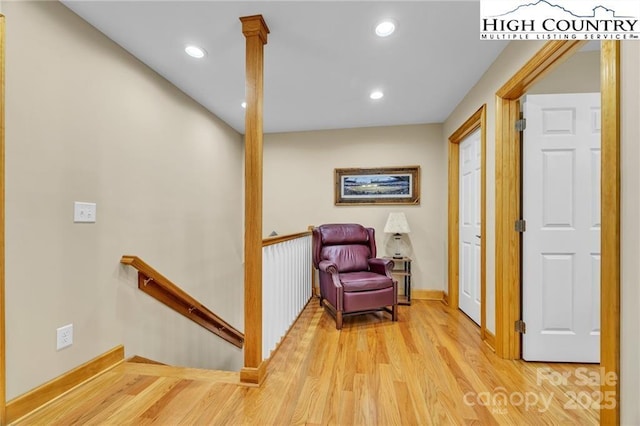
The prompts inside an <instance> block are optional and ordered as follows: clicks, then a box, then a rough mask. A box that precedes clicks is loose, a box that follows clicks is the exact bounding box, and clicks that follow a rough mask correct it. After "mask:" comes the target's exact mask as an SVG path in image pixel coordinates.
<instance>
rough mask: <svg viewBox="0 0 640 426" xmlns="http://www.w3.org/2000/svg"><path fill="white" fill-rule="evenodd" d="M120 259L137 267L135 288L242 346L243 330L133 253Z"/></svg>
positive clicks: (123, 262) (234, 343)
mask: <svg viewBox="0 0 640 426" xmlns="http://www.w3.org/2000/svg"><path fill="white" fill-rule="evenodd" d="M120 263H122V264H124V265H129V266H132V267H134V268H135V269H137V270H138V288H139V289H140V290H142V291H144V292H145V293H147V294H148V295H150V296H152V297H153V298H155V299H156V300H158V301H160V302H162V303H164V304H165V305H167V306H168V307H170V308H171V309H173V310H174V311H176V312H178V313H180V314H182V315H183V316H185V317H187V318H189V319H190V320H191V321H193V322H195V323H197V324H199V325H201V326H202V327H204V328H206V329H207V330H209V331H210V332H212V333H213V334H216V335H218V336H220V337H222V338H223V339H224V340H226V341H227V342H229V343H231V344H233V345H235V346H237V347H239V348H242V345H243V344H244V334H242V333H241V332H240V331H238V330H236V329H235V328H234V327H232V326H231V325H230V324H229V323H227V322H226V321H224V320H223V319H222V318H220V317H219V316H217V315H216V314H214V313H213V312H211V311H210V310H209V309H208V308H207V307H206V306H204V305H203V304H201V303H200V302H198V301H197V300H196V299H194V298H193V297H191V296H190V295H189V294H187V293H186V292H185V291H183V290H182V289H181V288H180V287H178V286H177V285H175V284H174V283H172V282H171V281H169V279H167V278H166V277H165V276H164V275H162V274H161V273H160V272H158V271H156V270H155V269H153V268H152V267H151V266H149V265H148V264H147V263H145V262H144V261H143V260H142V259H140V258H139V257H137V256H126V255H125V256H122V259H120Z"/></svg>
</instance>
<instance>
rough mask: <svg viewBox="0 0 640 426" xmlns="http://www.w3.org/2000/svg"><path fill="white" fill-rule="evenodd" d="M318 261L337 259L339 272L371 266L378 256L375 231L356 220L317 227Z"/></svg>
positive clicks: (315, 248) (315, 253) (315, 239)
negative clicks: (370, 263)
mask: <svg viewBox="0 0 640 426" xmlns="http://www.w3.org/2000/svg"><path fill="white" fill-rule="evenodd" d="M313 234H314V235H313V237H314V264H315V265H316V267H317V265H318V263H319V262H320V261H322V260H328V261H331V262H333V263H335V265H336V267H337V268H338V271H339V272H354V271H367V270H369V259H370V258H372V257H375V255H376V248H375V247H376V246H375V231H374V230H373V228H365V227H364V226H362V225H359V224H355V223H347V224H327V225H321V226H319V227H317V228H315V229H314V232H313Z"/></svg>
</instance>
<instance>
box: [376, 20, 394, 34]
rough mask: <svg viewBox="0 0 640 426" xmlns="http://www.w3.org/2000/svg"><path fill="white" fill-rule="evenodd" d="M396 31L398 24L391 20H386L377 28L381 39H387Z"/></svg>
mask: <svg viewBox="0 0 640 426" xmlns="http://www.w3.org/2000/svg"><path fill="white" fill-rule="evenodd" d="M395 30H396V23H395V22H393V21H392V20H391V19H385V20H384V21H381V22H380V23H379V24H378V25H377V26H376V35H378V36H379V37H387V36H390V35H391V34H393V32H394V31H395Z"/></svg>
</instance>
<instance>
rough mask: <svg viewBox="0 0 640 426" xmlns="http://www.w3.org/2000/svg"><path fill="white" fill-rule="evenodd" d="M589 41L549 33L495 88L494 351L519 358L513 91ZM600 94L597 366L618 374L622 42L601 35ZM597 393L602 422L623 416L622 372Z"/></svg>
mask: <svg viewBox="0 0 640 426" xmlns="http://www.w3.org/2000/svg"><path fill="white" fill-rule="evenodd" d="M585 43H586V41H575V40H572V41H549V42H547V43H545V44H544V45H543V46H542V48H541V49H540V50H539V51H538V52H537V53H536V54H535V55H533V57H532V58H531V59H530V60H529V61H528V62H527V63H526V64H524V65H523V66H522V68H520V70H518V71H517V72H516V73H515V74H514V75H513V76H512V77H511V78H510V79H509V80H508V81H507V82H506V83H505V84H504V85H503V86H502V87H501V88H500V89H498V91H497V92H496V166H495V167H496V235H495V241H496V254H495V258H496V354H497V355H498V356H500V357H502V358H504V359H519V358H520V356H521V355H520V335H519V334H518V333H517V332H516V331H515V330H514V323H515V321H517V320H518V319H519V317H520V312H521V306H520V305H521V303H520V239H519V235H518V234H517V233H515V232H513V226H514V222H515V220H517V219H519V218H520V217H519V216H520V150H519V148H518V145H517V144H516V141H517V140H518V138H519V135H518V132H517V131H516V130H515V126H514V123H515V121H516V119H517V117H518V113H519V106H518V99H519V98H520V97H521V96H522V95H524V94H525V93H526V92H527V90H528V89H529V88H530V87H531V86H532V85H533V84H535V83H536V82H537V81H539V80H541V79H542V78H543V76H544V75H545V74H546V73H548V72H549V71H550V70H551V69H553V68H554V67H556V66H558V65H559V64H560V63H562V62H563V60H565V59H566V58H568V57H569V56H571V55H572V54H573V53H574V52H576V51H577V50H579V49H580V48H581V47H582V45H584V44H585ZM600 52H601V53H600V91H601V96H602V98H601V99H602V102H601V105H602V166H601V170H602V175H601V178H602V180H601V203H602V206H606V208H604V207H601V218H602V228H601V229H602V234H601V246H602V248H601V250H602V268H601V274H600V288H601V291H600V294H601V298H600V302H601V305H600V321H601V328H602V332H601V335H600V366H601V367H603V368H604V371H605V374H615V375H616V377H618V378H619V377H620V42H619V41H603V42H601V50H600ZM600 392H601V394H602V395H615V404H611V405H613V406H612V407H605V406H603V407H602V408H601V409H600V422H601V423H602V424H619V423H620V380H616V381H615V383H612V381H604V383H603V384H602V385H601V386H600Z"/></svg>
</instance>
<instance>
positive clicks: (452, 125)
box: [444, 41, 544, 332]
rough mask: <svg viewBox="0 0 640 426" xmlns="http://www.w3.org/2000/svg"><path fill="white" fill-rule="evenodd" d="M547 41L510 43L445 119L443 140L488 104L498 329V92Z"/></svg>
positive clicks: (490, 251)
mask: <svg viewBox="0 0 640 426" xmlns="http://www.w3.org/2000/svg"><path fill="white" fill-rule="evenodd" d="M543 44H544V42H535V41H531V42H529V41H519V42H512V43H510V44H509V45H508V46H507V47H506V48H505V49H504V51H503V52H502V53H501V54H500V56H498V58H497V59H496V61H495V62H494V63H493V64H492V65H491V67H489V69H488V70H487V72H486V73H485V74H484V75H483V76H482V78H481V79H480V81H478V83H477V84H476V85H475V86H474V87H473V88H472V89H471V90H470V91H469V93H467V95H466V96H465V98H464V99H463V100H462V102H460V104H458V106H457V107H456V108H455V110H454V111H453V113H452V114H451V115H450V116H449V118H447V120H446V121H445V123H444V136H445V140H444V143H445V144H446V143H448V142H447V141H446V138H448V137H449V136H450V135H451V134H452V133H453V132H454V131H455V130H456V129H457V128H458V127H460V126H461V125H462V124H463V123H464V122H465V120H467V119H468V118H469V117H470V116H471V115H472V114H473V113H474V112H476V111H477V109H478V108H480V107H481V106H482V105H483V104H486V105H487V152H486V159H487V170H486V174H487V199H486V202H487V216H486V217H487V223H486V234H487V235H486V236H485V238H486V244H487V245H486V247H487V248H486V250H487V265H486V268H487V270H486V279H487V298H486V309H487V328H488V329H489V330H490V331H491V332H495V250H496V249H495V222H496V216H495V122H496V108H495V93H496V91H497V90H498V89H499V88H500V87H501V86H502V85H503V84H504V83H505V82H506V81H507V80H508V79H509V78H511V76H512V75H513V74H514V73H515V72H516V71H517V70H518V69H519V68H520V67H521V66H522V65H523V64H524V63H525V62H526V61H527V60H528V59H529V58H530V57H531V56H532V55H533V54H534V53H535V52H536V51H538V49H539V48H540V47H541V46H542V45H543Z"/></svg>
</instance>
